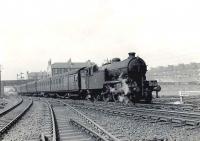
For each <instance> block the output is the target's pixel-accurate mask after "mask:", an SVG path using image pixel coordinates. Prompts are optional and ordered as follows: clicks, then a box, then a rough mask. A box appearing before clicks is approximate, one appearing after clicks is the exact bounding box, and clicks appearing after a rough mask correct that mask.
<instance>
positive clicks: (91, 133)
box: [70, 119, 109, 141]
mask: <svg viewBox="0 0 200 141" xmlns="http://www.w3.org/2000/svg"><path fill="white" fill-rule="evenodd" d="M70 123H71V124H73V125H75V126H77V127H79V128H82V129H83V130H84V131H85V132H87V133H89V134H90V135H92V136H93V137H95V138H96V139H97V140H98V141H109V140H108V139H106V138H105V137H103V136H102V135H101V134H99V133H97V132H95V131H92V130H91V129H90V128H89V127H87V126H85V125H83V124H82V123H80V122H79V121H77V120H75V119H70Z"/></svg>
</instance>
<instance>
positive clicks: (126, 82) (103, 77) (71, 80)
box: [18, 52, 161, 104]
mask: <svg viewBox="0 0 200 141" xmlns="http://www.w3.org/2000/svg"><path fill="white" fill-rule="evenodd" d="M146 72H147V65H146V64H145V62H144V60H143V59H141V58H140V57H136V56H135V53H134V52H131V53H129V57H128V58H127V59H125V60H123V61H120V59H119V58H114V59H112V61H111V62H110V63H107V64H104V65H103V66H101V67H98V66H97V65H92V66H90V67H84V68H81V69H79V70H76V71H70V72H67V73H63V74H60V75H55V76H52V77H49V78H47V79H42V80H38V81H32V82H29V83H27V84H23V85H20V86H19V87H18V93H19V94H22V95H37V96H39V95H40V96H50V95H54V96H55V95H59V96H64V97H73V98H76V99H86V98H90V99H92V100H104V101H106V102H108V101H115V102H124V103H126V104H127V103H128V102H139V101H145V102H147V103H150V102H151V101H152V92H153V91H155V92H156V93H158V92H159V91H160V90H161V87H160V86H159V85H158V83H157V81H156V80H151V81H147V80H146V76H145V75H146Z"/></svg>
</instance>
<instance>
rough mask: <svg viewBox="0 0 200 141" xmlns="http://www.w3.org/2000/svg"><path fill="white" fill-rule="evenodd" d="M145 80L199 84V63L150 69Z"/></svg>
mask: <svg viewBox="0 0 200 141" xmlns="http://www.w3.org/2000/svg"><path fill="white" fill-rule="evenodd" d="M147 78H148V79H156V80H158V81H159V82H200V63H190V64H179V65H168V66H166V67H163V66H161V67H157V68H151V69H150V70H149V71H148V72H147Z"/></svg>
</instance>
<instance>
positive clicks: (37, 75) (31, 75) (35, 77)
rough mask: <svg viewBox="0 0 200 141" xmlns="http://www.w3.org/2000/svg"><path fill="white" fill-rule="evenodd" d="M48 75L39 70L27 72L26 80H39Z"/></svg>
mask: <svg viewBox="0 0 200 141" xmlns="http://www.w3.org/2000/svg"><path fill="white" fill-rule="evenodd" d="M47 77H48V74H47V72H46V71H40V72H27V79H28V80H40V79H45V78H47Z"/></svg>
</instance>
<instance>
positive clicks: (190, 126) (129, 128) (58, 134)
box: [0, 96, 200, 141]
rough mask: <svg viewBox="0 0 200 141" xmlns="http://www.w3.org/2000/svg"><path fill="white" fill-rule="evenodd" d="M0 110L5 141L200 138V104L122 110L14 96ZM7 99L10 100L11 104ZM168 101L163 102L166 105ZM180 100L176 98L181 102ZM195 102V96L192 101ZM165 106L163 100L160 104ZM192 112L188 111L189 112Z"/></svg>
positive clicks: (111, 104)
mask: <svg viewBox="0 0 200 141" xmlns="http://www.w3.org/2000/svg"><path fill="white" fill-rule="evenodd" d="M10 98H11V99H12V102H11V101H9V100H7V104H6V105H5V107H4V108H2V109H1V111H0V124H1V126H0V136H1V140H3V141H11V140H27V141H29V140H30V141H39V140H42V141H47V140H48V141H49V140H52V141H65V140H66V141H67V140H70V141H95V140H105V141H135V140H142V141H143V140H144V141H169V140H198V139H199V138H200V136H199V131H200V124H199V123H200V112H199V105H196V104H195V103H194V104H191V101H192V99H185V104H181V105H177V104H169V102H167V98H166V99H165V103H159V102H158V100H156V101H155V102H154V103H153V104H142V103H137V104H135V105H131V104H129V105H124V104H122V103H114V102H108V103H105V102H101V101H96V102H91V101H86V100H71V99H60V98H56V99H55V98H44V97H27V96H23V97H19V96H17V97H15V100H14V99H13V97H10ZM10 98H8V99H10ZM163 99H164V98H162V100H163ZM178 99H179V97H177V100H178ZM193 100H194V101H195V102H197V97H196V98H195V99H193ZM161 102H163V101H161ZM188 109H190V110H188Z"/></svg>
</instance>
